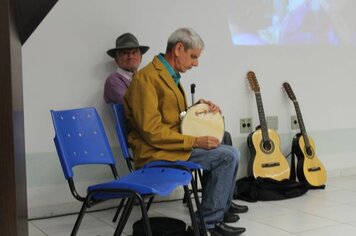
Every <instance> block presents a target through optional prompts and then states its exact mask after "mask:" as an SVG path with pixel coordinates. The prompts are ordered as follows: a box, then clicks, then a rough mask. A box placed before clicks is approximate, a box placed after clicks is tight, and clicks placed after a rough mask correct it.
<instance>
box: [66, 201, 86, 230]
mask: <svg viewBox="0 0 356 236" xmlns="http://www.w3.org/2000/svg"><path fill="white" fill-rule="evenodd" d="M86 209H87V201H85V202H84V203H83V205H82V207H81V209H80V212H79V215H78V217H77V220H76V221H75V224H74V227H73V230H72V233H71V234H70V235H71V236H75V235H77V233H78V230H79V226H80V224H81V223H82V220H83V217H84V213H85V211H86Z"/></svg>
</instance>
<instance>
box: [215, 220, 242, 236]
mask: <svg viewBox="0 0 356 236" xmlns="http://www.w3.org/2000/svg"><path fill="white" fill-rule="evenodd" d="M245 231H246V228H244V227H233V226H229V225H226V224H224V223H220V224H218V225H216V226H215V228H214V229H213V230H212V231H210V232H209V233H210V235H211V236H236V235H240V234H242V233H243V232H245Z"/></svg>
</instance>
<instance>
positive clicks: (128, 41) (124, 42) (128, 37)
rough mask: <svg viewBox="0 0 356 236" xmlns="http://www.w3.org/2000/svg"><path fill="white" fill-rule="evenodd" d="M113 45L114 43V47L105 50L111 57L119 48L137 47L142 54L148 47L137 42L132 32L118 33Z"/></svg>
mask: <svg viewBox="0 0 356 236" xmlns="http://www.w3.org/2000/svg"><path fill="white" fill-rule="evenodd" d="M115 45H116V48H112V49H110V50H108V51H107V52H106V53H107V54H108V55H109V56H111V57H113V58H115V56H116V52H117V50H119V49H128V48H139V49H140V51H141V54H144V53H145V52H147V50H148V49H149V48H150V47H148V46H142V45H140V44H139V43H138V40H137V38H136V37H135V36H134V35H133V34H130V33H125V34H122V35H120V36H119V37H118V38H117V39H116V44H115Z"/></svg>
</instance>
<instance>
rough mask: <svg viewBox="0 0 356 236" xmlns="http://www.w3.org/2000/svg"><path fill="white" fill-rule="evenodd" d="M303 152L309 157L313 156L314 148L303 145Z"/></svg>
mask: <svg viewBox="0 0 356 236" xmlns="http://www.w3.org/2000/svg"><path fill="white" fill-rule="evenodd" d="M305 153H306V154H307V157H308V158H310V159H311V158H313V157H314V150H313V148H312V147H305Z"/></svg>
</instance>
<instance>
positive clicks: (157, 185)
mask: <svg viewBox="0 0 356 236" xmlns="http://www.w3.org/2000/svg"><path fill="white" fill-rule="evenodd" d="M163 179H164V181H162V180H163ZM191 180H192V175H191V174H190V173H189V172H188V171H183V170H177V169H166V168H147V169H140V170H136V171H134V172H132V173H130V174H129V175H127V176H124V177H122V178H120V179H119V180H114V181H110V182H106V183H101V184H96V185H92V186H90V187H88V192H92V191H99V192H98V193H97V194H95V195H94V196H93V198H94V199H96V200H104V199H111V198H123V197H127V194H125V193H122V191H116V190H117V189H121V190H122V189H130V190H133V191H135V192H137V193H139V194H140V195H152V194H154V195H160V196H167V195H169V194H170V193H171V192H172V191H173V190H174V189H175V188H177V187H178V186H182V185H188V184H189V183H190V182H191ZM110 189H112V190H113V192H109V191H110ZM101 190H102V191H101Z"/></svg>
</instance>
